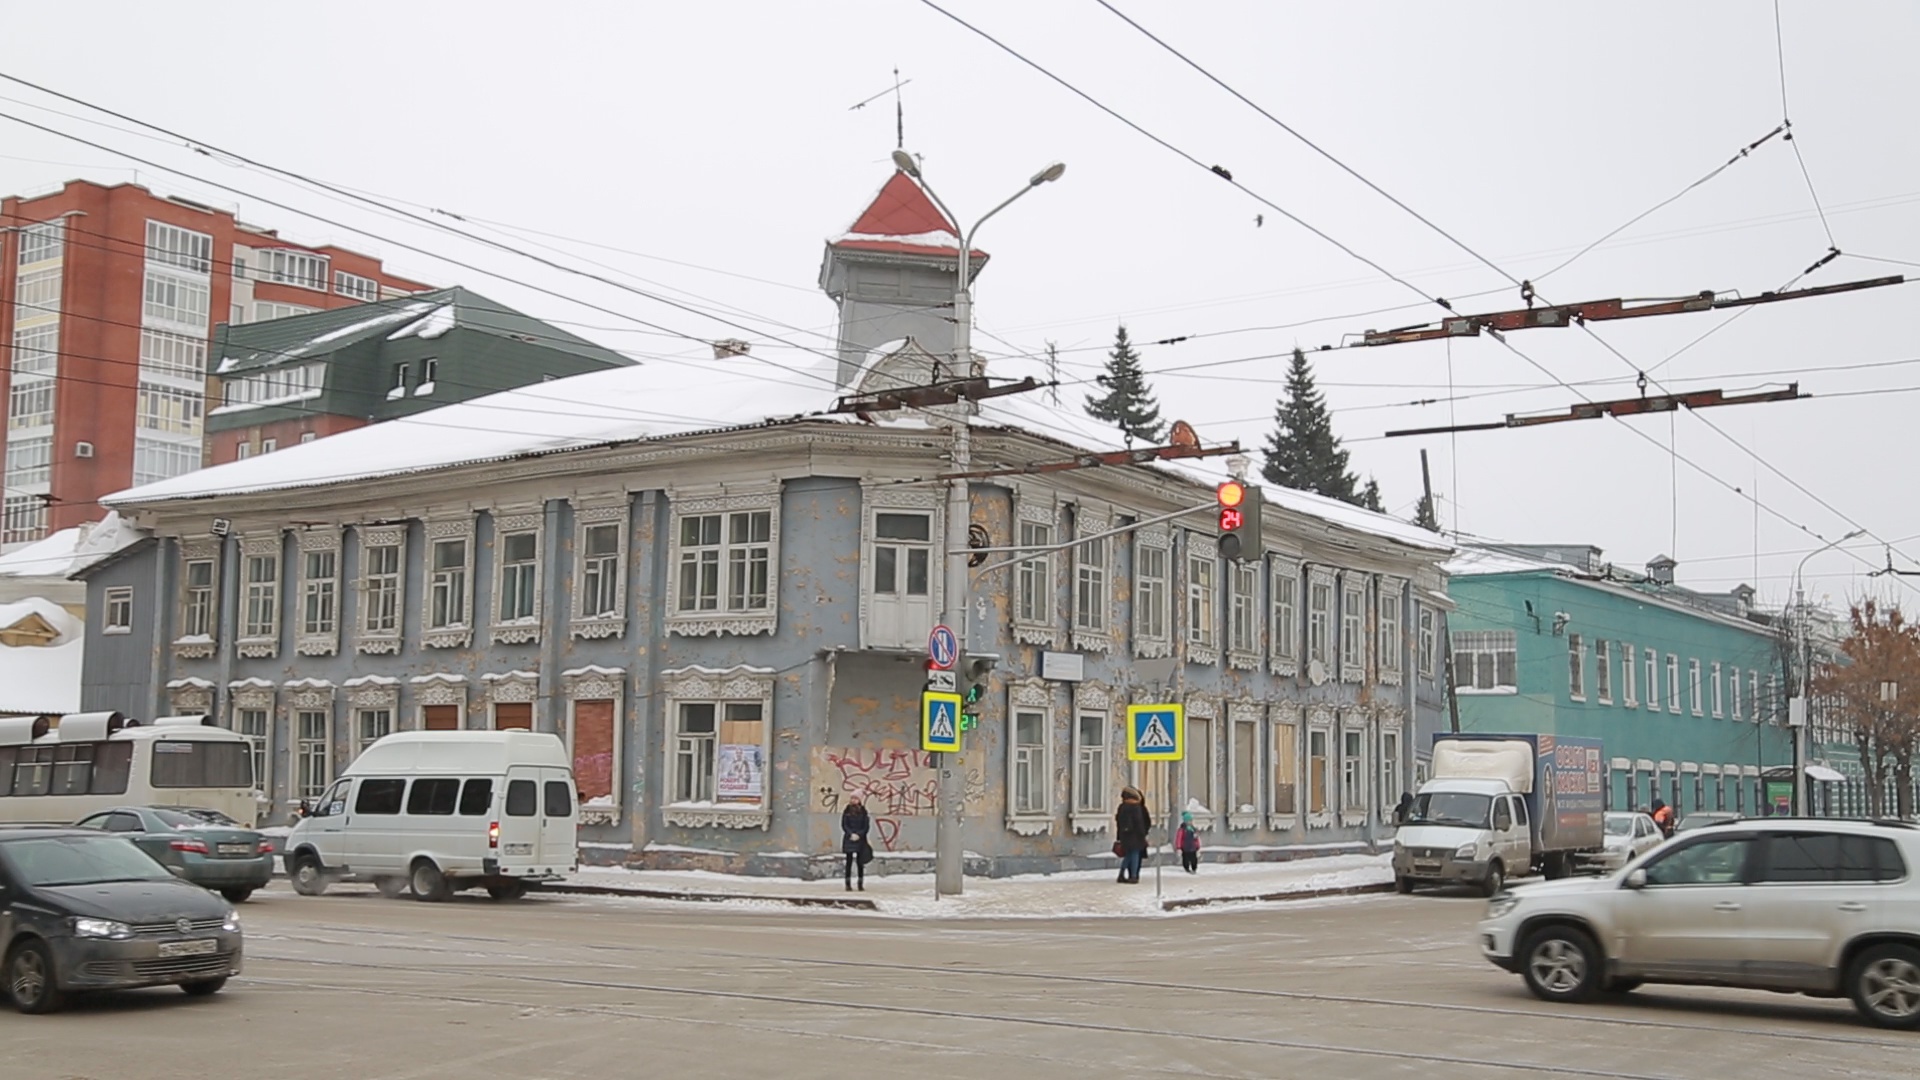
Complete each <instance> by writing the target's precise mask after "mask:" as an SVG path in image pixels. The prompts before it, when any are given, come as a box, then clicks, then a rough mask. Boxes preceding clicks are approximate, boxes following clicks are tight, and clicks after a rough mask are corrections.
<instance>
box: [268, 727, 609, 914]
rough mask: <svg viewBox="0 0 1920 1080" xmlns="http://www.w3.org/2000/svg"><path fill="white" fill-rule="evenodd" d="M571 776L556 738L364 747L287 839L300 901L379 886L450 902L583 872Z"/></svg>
mask: <svg viewBox="0 0 1920 1080" xmlns="http://www.w3.org/2000/svg"><path fill="white" fill-rule="evenodd" d="M577 802H578V799H577V798H576V796H575V792H574V786H573V770H572V768H571V767H570V766H569V764H568V762H567V754H566V750H565V748H564V747H562V746H561V744H560V739H559V737H558V736H556V735H550V734H547V733H545V732H532V731H403V732H398V733H396V734H393V735H388V736H386V737H385V738H383V739H380V740H379V741H377V742H375V743H374V744H373V745H372V746H369V747H367V748H366V749H365V750H364V751H362V752H361V754H360V756H359V757H358V758H355V759H354V761H353V764H351V765H349V766H347V767H346V769H344V770H343V771H342V773H341V777H340V779H338V780H336V781H334V783H333V785H332V786H331V787H329V788H328V789H327V791H326V794H324V795H322V796H321V797H320V799H319V800H318V801H317V802H316V803H315V804H314V805H313V806H312V807H311V808H310V809H309V811H308V813H307V814H306V816H304V817H302V818H301V819H300V821H299V822H298V823H297V824H296V825H294V827H293V831H292V833H291V834H289V835H288V836H287V838H286V841H285V844H284V847H283V848H282V851H283V852H284V853H285V859H286V866H287V876H289V877H291V878H292V879H293V887H294V889H295V890H296V891H297V892H299V893H300V894H302V895H304V896H318V895H320V894H321V893H323V892H325V891H326V890H327V886H328V885H330V884H332V883H333V882H335V881H371V882H373V883H374V884H376V885H378V886H379V887H380V891H381V893H383V894H385V895H387V896H390V897H392V896H399V895H401V894H402V893H404V892H406V891H408V890H409V889H411V890H412V891H413V895H414V896H415V898H417V899H420V900H445V899H446V898H447V897H448V896H450V895H451V894H453V893H454V892H456V891H458V890H460V889H471V888H477V887H483V888H485V889H486V890H487V892H488V893H489V894H490V895H491V896H492V897H493V898H494V899H496V900H510V899H514V898H516V897H519V896H521V895H523V894H525V893H526V891H527V884H528V883H529V882H535V881H551V880H554V879H556V878H559V877H560V876H561V875H563V874H566V873H568V872H570V871H573V870H576V869H578V868H579V848H578V847H577V846H576V838H575V827H576V825H577V823H578V820H579V814H578V809H577V806H576V804H577Z"/></svg>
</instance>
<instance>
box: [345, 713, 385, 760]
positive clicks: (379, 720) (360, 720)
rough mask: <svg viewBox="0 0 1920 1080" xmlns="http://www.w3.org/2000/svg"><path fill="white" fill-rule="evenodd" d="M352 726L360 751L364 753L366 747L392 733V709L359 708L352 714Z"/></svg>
mask: <svg viewBox="0 0 1920 1080" xmlns="http://www.w3.org/2000/svg"><path fill="white" fill-rule="evenodd" d="M353 727H354V737H355V741H356V742H358V743H359V745H360V752H361V753H365V752H366V749H367V747H369V746H372V745H373V744H374V743H376V742H378V741H380V740H381V739H384V738H386V737H387V736H389V735H391V734H393V710H392V709H360V710H358V711H357V712H356V713H355V714H354V718H353Z"/></svg>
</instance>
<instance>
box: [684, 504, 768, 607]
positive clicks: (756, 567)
mask: <svg viewBox="0 0 1920 1080" xmlns="http://www.w3.org/2000/svg"><path fill="white" fill-rule="evenodd" d="M772 532H773V514H772V512H771V511H767V510H745V511H736V512H734V513H728V514H688V515H685V516H683V517H681V518H680V611H681V613H683V614H706V613H721V612H753V611H765V610H767V608H768V607H769V605H770V604H771V603H772V599H771V593H770V591H769V589H770V585H771V582H770V579H769V575H770V574H771V569H772V568H771V562H772V557H771V554H770V553H771V550H772V543H771V537H772Z"/></svg>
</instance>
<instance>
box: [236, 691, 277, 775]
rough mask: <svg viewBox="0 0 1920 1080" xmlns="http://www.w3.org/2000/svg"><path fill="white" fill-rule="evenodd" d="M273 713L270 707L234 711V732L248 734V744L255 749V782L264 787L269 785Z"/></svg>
mask: <svg viewBox="0 0 1920 1080" xmlns="http://www.w3.org/2000/svg"><path fill="white" fill-rule="evenodd" d="M272 715H273V713H272V711H271V710H268V709H235V710H234V711H233V730H234V733H235V734H238V735H244V736H246V738H247V745H248V746H249V747H251V748H252V750H253V782H254V783H255V784H258V785H259V786H261V787H263V788H264V787H266V786H267V737H268V717H270V716H272Z"/></svg>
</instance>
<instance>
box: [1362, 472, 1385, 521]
mask: <svg viewBox="0 0 1920 1080" xmlns="http://www.w3.org/2000/svg"><path fill="white" fill-rule="evenodd" d="M1356 505H1358V506H1364V507H1366V508H1367V509H1369V510H1371V511H1373V512H1374V513H1376V514H1384V513H1386V512H1387V508H1386V507H1385V506H1383V505H1381V503H1380V481H1378V480H1375V479H1374V478H1373V477H1371V476H1369V477H1367V488H1366V490H1365V491H1362V492H1361V493H1360V501H1359V502H1358V503H1357V504H1356Z"/></svg>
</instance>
